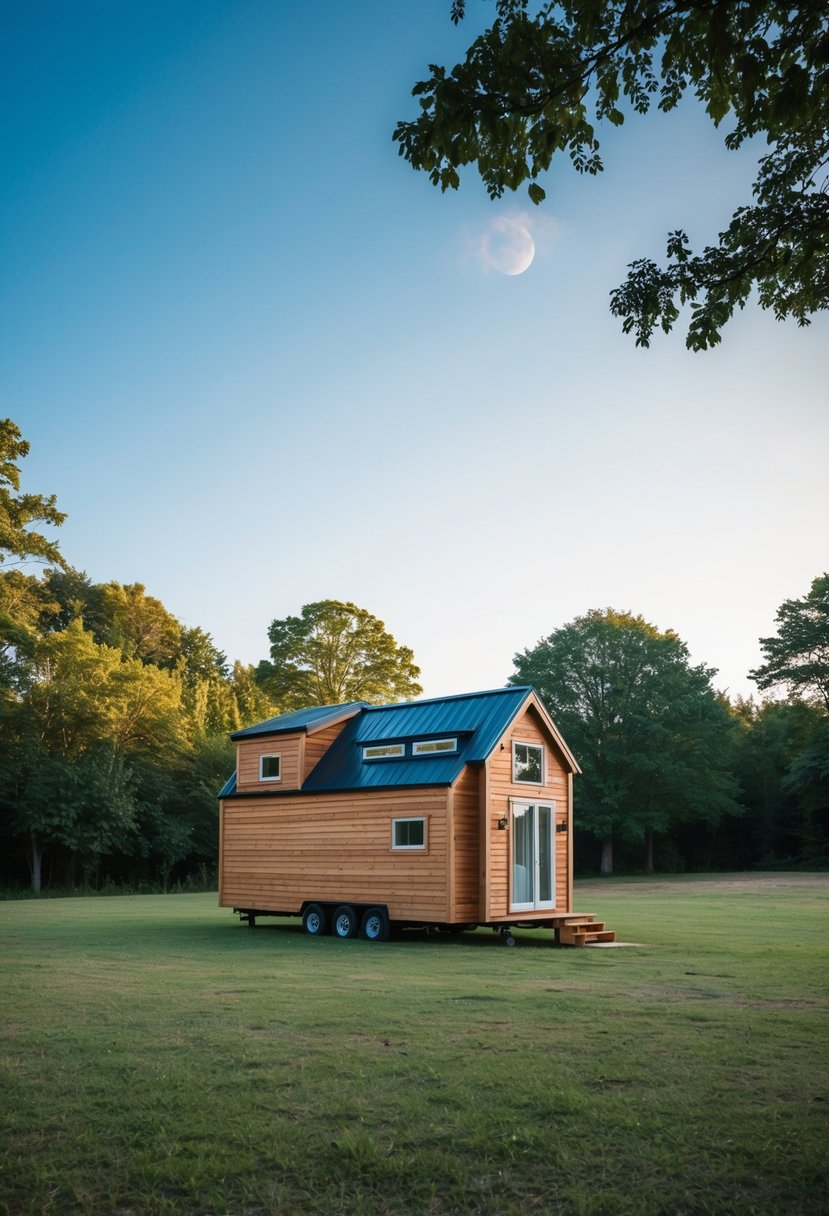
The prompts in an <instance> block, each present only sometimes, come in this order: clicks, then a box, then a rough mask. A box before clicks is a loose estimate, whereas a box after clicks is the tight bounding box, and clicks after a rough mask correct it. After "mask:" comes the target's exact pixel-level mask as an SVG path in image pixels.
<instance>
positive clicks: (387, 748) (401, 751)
mask: <svg viewBox="0 0 829 1216" xmlns="http://www.w3.org/2000/svg"><path fill="white" fill-rule="evenodd" d="M377 751H384V752H385V753H386V754H385V755H384V756H368V755H366V753H367V752H377ZM362 752H363V760H365V761H367V762H368V763H369V764H372V763H376V762H377V761H378V760H405V759H406V744H405V743H365V744H364V745H363V748H362Z"/></svg>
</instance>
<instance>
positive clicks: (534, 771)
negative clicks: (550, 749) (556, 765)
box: [512, 743, 544, 785]
mask: <svg viewBox="0 0 829 1216" xmlns="http://www.w3.org/2000/svg"><path fill="white" fill-rule="evenodd" d="M512 779H513V781H517V782H521V783H522V784H524V785H543V784H544V748H543V747H540V746H539V745H538V744H535V743H513V745H512Z"/></svg>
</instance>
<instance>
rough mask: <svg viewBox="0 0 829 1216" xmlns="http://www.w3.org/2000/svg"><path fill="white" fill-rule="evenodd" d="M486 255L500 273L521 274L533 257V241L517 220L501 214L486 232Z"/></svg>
mask: <svg viewBox="0 0 829 1216" xmlns="http://www.w3.org/2000/svg"><path fill="white" fill-rule="evenodd" d="M486 256H487V260H488V262H489V264H490V266H492V267H493V269H494V270H498V271H500V273H501V274H511V275H516V274H523V273H524V271H525V270H527V269H528V267H529V266H530V265H531V264H532V260H533V258H534V257H535V241H534V240H533V238H532V236H531V235H530V233H529V231H528V230H527V229H526V228H525V227H524V225H523V224H522V223H520V222H519V221H518V220H514V219H509V218H508V217H507V216H501V217H499V218H498V219H497V220H494V221H493V223H492V227H491V228H490V230H489V233H488V234H487V237H486Z"/></svg>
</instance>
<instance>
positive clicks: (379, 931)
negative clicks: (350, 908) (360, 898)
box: [360, 908, 389, 942]
mask: <svg viewBox="0 0 829 1216" xmlns="http://www.w3.org/2000/svg"><path fill="white" fill-rule="evenodd" d="M360 937H362V938H363V940H364V941H367V942H387V941H388V940H389V918H388V916H387V915H386V910H385V908H368V909H367V910H366V911H365V912H364V914H363V921H362V924H361V925H360Z"/></svg>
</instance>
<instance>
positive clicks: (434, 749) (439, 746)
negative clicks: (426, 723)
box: [412, 739, 458, 756]
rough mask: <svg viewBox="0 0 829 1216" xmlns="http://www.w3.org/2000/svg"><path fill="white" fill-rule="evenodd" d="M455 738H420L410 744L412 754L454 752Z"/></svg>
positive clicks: (455, 747)
mask: <svg viewBox="0 0 829 1216" xmlns="http://www.w3.org/2000/svg"><path fill="white" fill-rule="evenodd" d="M457 750H458V741H457V739H421V740H419V741H418V742H416V743H413V744H412V755H413V756H435V755H437V754H438V753H440V752H456V751H457Z"/></svg>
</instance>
